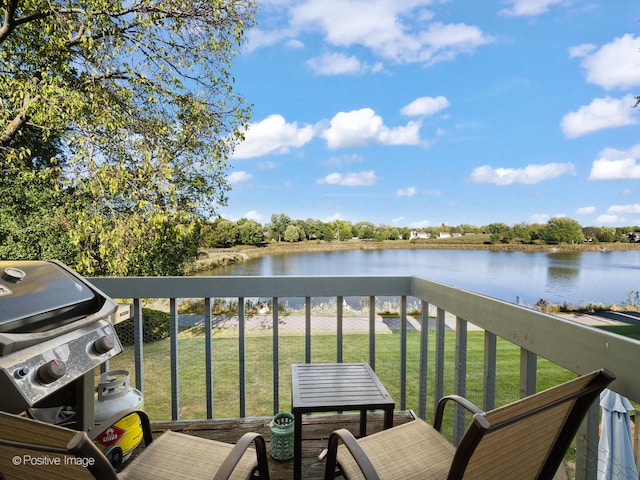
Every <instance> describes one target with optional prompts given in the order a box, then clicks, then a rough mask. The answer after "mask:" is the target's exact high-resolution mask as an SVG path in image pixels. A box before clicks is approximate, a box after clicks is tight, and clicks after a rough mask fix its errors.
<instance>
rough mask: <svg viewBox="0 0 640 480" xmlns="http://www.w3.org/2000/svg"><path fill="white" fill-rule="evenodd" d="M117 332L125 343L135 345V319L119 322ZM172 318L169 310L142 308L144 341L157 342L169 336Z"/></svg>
mask: <svg viewBox="0 0 640 480" xmlns="http://www.w3.org/2000/svg"><path fill="white" fill-rule="evenodd" d="M115 328H116V333H117V334H118V338H119V339H120V341H121V342H122V344H123V345H133V339H134V331H133V319H130V320H126V321H124V322H121V323H118V324H117V325H116V326H115ZM169 333H170V318H169V314H168V313H167V312H161V311H159V310H153V309H150V308H143V309H142V338H143V342H144V343H152V342H157V341H158V340H163V339H165V338H169Z"/></svg>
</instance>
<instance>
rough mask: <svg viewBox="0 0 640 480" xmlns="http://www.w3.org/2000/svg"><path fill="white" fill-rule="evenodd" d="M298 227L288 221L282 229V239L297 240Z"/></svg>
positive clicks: (298, 235) (298, 237) (298, 239)
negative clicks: (284, 228) (283, 229)
mask: <svg viewBox="0 0 640 480" xmlns="http://www.w3.org/2000/svg"><path fill="white" fill-rule="evenodd" d="M300 233H301V230H300V227H298V226H297V225H295V224H293V223H290V224H289V225H288V226H287V228H286V230H285V231H284V236H283V238H284V241H285V242H299V241H300Z"/></svg>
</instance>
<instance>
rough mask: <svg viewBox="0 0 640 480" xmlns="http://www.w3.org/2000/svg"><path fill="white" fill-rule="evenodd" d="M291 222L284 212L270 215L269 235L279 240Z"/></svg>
mask: <svg viewBox="0 0 640 480" xmlns="http://www.w3.org/2000/svg"><path fill="white" fill-rule="evenodd" d="M290 223H291V217H289V216H288V215H285V214H284V213H280V214H275V213H274V214H273V215H271V223H270V224H269V230H270V231H271V237H272V238H273V239H276V240H278V241H279V242H281V241H282V240H283V237H284V232H285V230H286V229H287V227H288V226H289V224H290Z"/></svg>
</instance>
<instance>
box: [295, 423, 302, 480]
mask: <svg viewBox="0 0 640 480" xmlns="http://www.w3.org/2000/svg"><path fill="white" fill-rule="evenodd" d="M293 478H294V480H301V479H302V413H297V412H295V411H294V412H293Z"/></svg>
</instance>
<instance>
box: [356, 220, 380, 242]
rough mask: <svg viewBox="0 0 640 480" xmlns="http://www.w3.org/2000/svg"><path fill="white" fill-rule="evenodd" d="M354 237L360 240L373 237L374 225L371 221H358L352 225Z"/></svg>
mask: <svg viewBox="0 0 640 480" xmlns="http://www.w3.org/2000/svg"><path fill="white" fill-rule="evenodd" d="M353 230H354V233H355V235H354V236H356V237H358V238H360V239H361V240H370V239H372V238H374V237H375V234H376V226H375V225H374V224H373V223H371V222H358V223H356V224H355V225H354V226H353Z"/></svg>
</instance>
